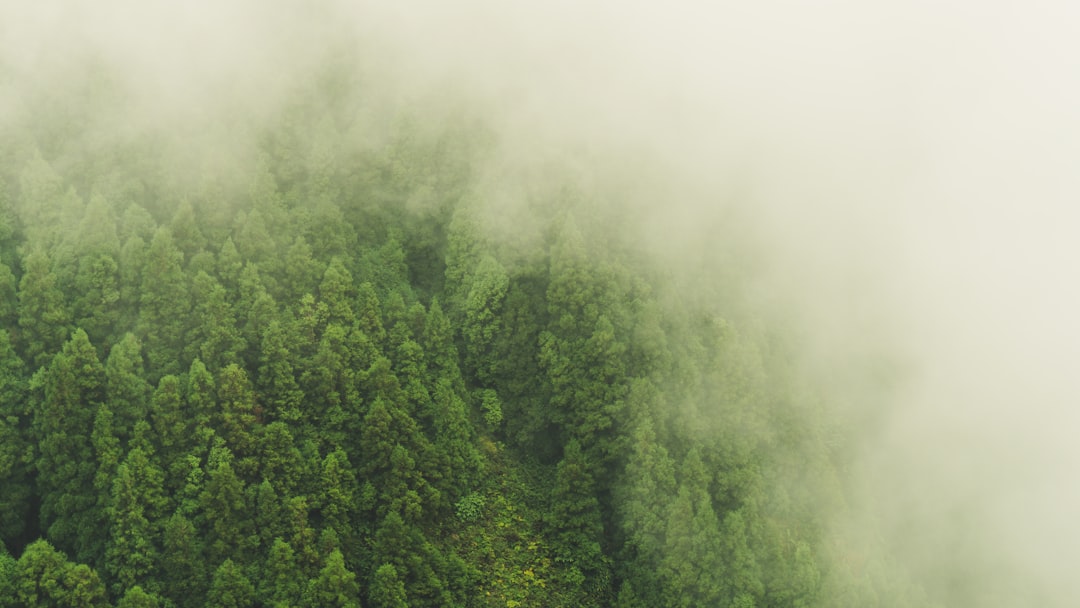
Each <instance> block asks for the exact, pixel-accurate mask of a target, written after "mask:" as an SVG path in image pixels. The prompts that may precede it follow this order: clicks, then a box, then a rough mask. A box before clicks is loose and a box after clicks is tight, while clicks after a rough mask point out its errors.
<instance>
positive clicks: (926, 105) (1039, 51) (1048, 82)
mask: <svg viewBox="0 0 1080 608" xmlns="http://www.w3.org/2000/svg"><path fill="white" fill-rule="evenodd" d="M31 4H33V5H32V6H31ZM315 4H316V3H305V2H266V3H264V2H254V1H247V2H203V3H199V2H194V3H192V2H189V3H171V2H135V1H120V0H114V1H111V2H95V3H81V2H65V3H62V4H58V3H53V2H37V3H29V2H26V3H19V2H15V1H10V2H7V3H5V4H4V5H3V8H0V52H2V56H3V58H4V62H5V63H6V64H7V68H8V69H9V70H11V71H10V72H9V74H13V75H14V76H11V77H9V81H8V83H7V84H4V83H2V82H0V86H3V87H8V86H10V84H11V83H12V82H15V83H25V82H33V81H34V79H35V77H36V76H35V75H36V74H37V73H39V72H46V73H47V72H49V71H56V70H61V69H63V68H64V67H65V65H69V64H73V62H74V61H75V60H76V59H78V58H79V56H80V55H82V54H85V53H87V52H88V51H91V50H93V51H95V52H98V53H100V54H102V55H103V57H104V58H105V60H106V61H108V62H112V63H117V64H120V65H124V66H126V67H127V68H128V69H129V70H130V72H129V73H130V74H131V75H132V78H133V79H135V80H136V81H137V82H140V83H142V84H143V86H140V87H139V89H140V90H141V91H143V94H144V95H145V99H142V100H140V101H139V104H140V106H139V107H140V108H141V111H140V112H135V113H133V114H132V116H133V117H138V119H140V120H145V121H147V122H148V123H153V122H154V121H166V122H167V121H169V120H174V119H176V116H186V115H187V113H194V114H198V113H199V112H205V111H210V110H212V109H213V108H214V104H217V103H227V104H230V105H231V106H233V107H240V108H244V107H251V108H253V109H256V110H259V109H266V108H267V107H268V105H272V103H273V100H274V99H275V98H276V95H278V94H280V93H281V92H282V91H284V90H286V89H287V88H288V86H289V85H290V83H291V81H290V75H295V74H298V73H300V72H302V71H304V70H307V69H310V68H311V67H312V66H313V65H316V64H317V63H318V62H319V61H320V60H322V59H323V58H324V55H325V53H326V52H327V51H328V47H329V46H330V41H335V43H337V44H341V43H343V41H346V40H347V41H348V44H351V45H355V47H356V48H359V49H361V50H362V51H363V52H364V53H365V54H366V56H368V57H369V58H370V63H371V65H375V66H378V68H379V69H380V70H382V72H383V76H382V77H383V78H384V79H385V80H384V81H379V84H380V86H382V87H385V90H382V91H381V92H380V94H384V95H391V96H393V95H398V96H400V97H401V98H402V99H412V98H417V97H422V98H425V99H428V100H429V102H430V100H431V99H432V98H433V97H435V98H437V95H438V92H439V91H441V90H444V88H445V87H450V88H452V89H453V90H455V91H457V92H458V93H463V94H465V95H467V96H469V97H470V98H471V100H472V101H473V102H475V103H477V104H487V106H486V107H489V108H490V112H489V115H490V116H491V117H492V120H493V121H495V123H496V124H497V132H498V134H499V136H500V142H501V143H500V145H501V148H500V151H501V155H500V157H499V162H500V163H502V164H503V165H504V169H505V168H507V167H509V168H511V169H512V168H513V167H515V166H518V167H520V166H528V165H530V164H531V163H538V162H544V161H546V160H548V159H551V158H555V157H558V156H560V155H563V156H565V157H568V158H573V159H575V160H574V161H573V162H577V163H583V164H585V165H586V166H588V164H589V163H590V162H595V163H596V165H595V167H596V171H597V172H599V173H601V174H602V176H601V179H607V180H611V181H617V180H618V179H619V178H620V177H625V179H626V180H627V181H628V182H630V183H632V184H635V187H636V186H637V185H639V184H638V183H639V182H641V183H640V190H639V192H640V194H639V196H637V197H635V196H632V195H631V196H629V197H628V199H627V201H628V202H627V203H626V204H627V205H628V207H627V208H628V211H630V210H632V211H633V213H634V214H636V217H640V218H641V229H640V231H641V239H642V242H643V243H645V244H647V245H648V246H650V247H652V248H654V249H655V250H656V251H657V253H658V254H659V255H667V256H670V258H669V259H670V260H671V263H672V264H673V265H678V264H680V263H690V262H689V261H688V260H690V259H692V258H693V257H696V256H701V255H708V253H709V252H710V251H718V250H720V249H722V246H721V245H722V244H721V245H718V244H716V243H714V242H713V236H714V235H715V234H718V232H714V230H715V229H716V226H717V225H718V223H722V222H723V221H725V218H732V217H738V218H741V219H740V220H739V221H742V222H745V224H746V227H747V231H748V232H749V233H750V236H748V237H747V240H748V241H753V242H756V243H757V244H758V247H759V251H758V253H756V254H755V255H754V256H753V258H754V260H755V264H756V265H755V268H754V274H753V277H752V278H753V282H752V285H750V286H748V289H749V290H750V292H751V293H752V294H753V297H754V298H755V299H756V301H757V302H759V304H760V306H761V307H762V308H763V309H767V310H772V311H782V312H777V314H783V315H786V316H788V317H792V318H794V320H795V323H796V324H797V325H798V326H799V327H801V328H802V331H803V332H804V334H805V335H806V344H807V346H806V353H807V366H808V369H811V370H815V371H816V372H817V373H819V374H820V375H821V377H823V378H832V379H834V382H833V385H832V386H830V387H829V390H830V391H833V393H834V396H835V397H836V398H837V400H847V401H852V402H854V405H853V406H852V407H854V408H855V410H854V413H853V414H852V415H853V416H857V418H858V419H859V420H866V421H867V423H866V424H867V427H866V428H861V429H859V433H860V440H859V445H860V446H861V451H860V452H859V453H860V459H859V461H860V464H859V466H858V467H857V469H856V471H857V473H858V474H859V475H861V478H860V479H859V480H856V482H855V483H854V487H858V488H862V489H863V491H864V492H865V494H863V495H860V496H861V498H859V499H858V500H856V501H855V507H856V510H857V511H858V510H860V509H861V511H858V513H857V514H856V515H853V516H852V520H853V521H851V522H838V523H837V527H838V528H842V527H844V526H846V525H848V524H851V525H854V526H856V527H858V526H861V525H863V524H867V523H870V524H874V525H877V526H880V530H882V531H883V532H882V533H883V535H884V541H885V544H886V545H887V546H888V547H889V548H890V550H892V551H894V552H895V555H896V556H897V558H898V559H899V560H900V561H901V562H903V563H905V564H906V566H907V567H908V568H910V569H911V571H912V573H913V574H914V575H915V577H916V578H918V579H920V580H922V581H924V582H925V583H926V585H927V588H928V589H929V590H930V591H931V592H932V593H933V594H934V595H936V596H938V597H941V598H944V599H946V600H947V601H949V602H950V603H952V604H954V605H979V606H993V605H1001V606H1019V605H1036V602H1037V604H1038V605H1043V606H1072V605H1076V604H1077V602H1078V601H1080V582H1074V581H1080V578H1078V577H1076V576H1075V573H1074V572H1073V570H1074V569H1075V564H1076V563H1080V518H1078V517H1077V514H1078V513H1080V487H1078V484H1077V478H1078V474H1080V447H1078V442H1077V441H1076V434H1077V429H1078V428H1080V380H1078V379H1077V378H1078V377H1080V238H1078V234H1077V233H1078V229H1080V211H1078V210H1077V209H1078V206H1080V42H1077V41H1080V4H1077V3H1075V2H1068V1H1065V0H1063V1H1060V2H1051V1H1042V0H1035V1H1028V2H1022V3H1021V2H1008V3H1007V2H1000V1H996V0H990V1H986V2H973V1H970V2H964V1H961V0H944V1H937V2H926V1H914V2H906V1H905V2H901V1H899V0H894V1H892V2H865V1H855V0H825V1H823V2H806V1H800V0H765V1H751V0H739V1H737V2H691V1H682V2H665V3H660V2H652V3H643V2H614V1H610V2H608V1H605V2H582V1H575V2H571V1H568V0H548V1H546V2H536V3H524V2H505V1H504V2H497V1H494V0H491V1H482V0H468V1H458V2H436V1H434V0H431V1H427V0H395V1H393V2H391V1H387V2H370V1H364V2H344V1H341V2H338V3H331V4H326V3H322V4H319V6H320V8H319V9H317V10H316V9H314V8H312V6H314V5H315ZM0 93H2V94H0V112H4V111H5V110H7V109H10V107H12V105H13V104H14V103H15V101H16V100H17V99H18V95H19V90H18V88H17V87H14V90H9V91H0ZM425 96H426V97H425ZM208 109H209V110H208ZM151 110H152V111H151ZM133 119H134V118H133ZM643 159H644V160H643ZM624 162H625V163H626V164H625V166H623V165H621V163H624ZM635 163H644V164H646V165H648V166H649V167H651V168H652V169H651V172H650V173H649V175H650V176H656V178H657V179H656V180H653V179H652V177H646V178H642V177H641V176H640V175H634V176H633V177H632V176H631V175H630V173H632V172H633V171H635V170H636V168H638V167H639V165H637V164H635ZM620 167H622V170H623V171H626V173H627V174H626V175H624V176H620ZM874 357H884V358H886V359H888V360H891V361H895V362H897V366H898V367H899V368H902V369H903V370H904V371H903V373H901V374H899V379H898V380H896V383H897V384H896V385H895V386H894V389H895V390H893V391H891V392H888V393H882V394H879V395H875V394H872V392H870V393H868V392H867V391H866V390H865V386H863V384H862V383H861V381H860V380H859V379H858V376H859V375H860V373H862V372H861V371H860V370H862V369H863V367H864V364H865V361H866V360H867V359H868V358H874ZM849 382H850V383H851V386H848V383H849ZM856 387H862V388H856Z"/></svg>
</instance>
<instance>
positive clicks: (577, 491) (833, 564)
mask: <svg viewBox="0 0 1080 608" xmlns="http://www.w3.org/2000/svg"><path fill="white" fill-rule="evenodd" d="M350 70H351V68H350V66H349V65H348V64H347V63H346V64H344V65H332V66H330V67H328V68H327V69H326V70H324V71H322V72H318V73H314V74H311V75H310V76H309V77H308V78H306V79H304V80H303V81H302V82H301V83H300V84H298V85H297V86H296V87H295V90H294V92H293V94H292V96H291V98H290V100H289V101H288V103H284V104H282V106H281V107H280V108H277V109H275V111H274V112H272V113H270V115H269V116H262V115H259V116H255V117H245V116H243V113H242V111H238V112H237V113H235V114H230V115H228V117H227V119H226V120H223V125H224V126H222V129H223V133H224V135H218V136H216V137H214V138H208V137H205V136H204V135H203V134H200V133H196V132H184V131H182V130H180V131H179V132H177V130H172V129H170V130H167V131H164V130H157V129H143V130H137V131H136V132H131V131H130V130H124V129H119V128H117V125H120V124H123V118H124V117H123V115H122V114H123V111H122V108H123V107H124V105H123V100H124V99H125V95H127V94H128V89H127V88H126V87H128V86H129V85H128V84H127V83H124V82H122V81H114V80H113V79H111V75H110V73H109V72H108V70H104V69H103V70H100V71H94V70H89V71H86V72H82V73H80V74H79V75H78V76H75V75H72V77H71V80H70V81H69V82H66V83H64V88H63V90H62V91H60V92H59V93H58V92H57V90H56V89H55V88H49V89H48V90H47V91H46V90H44V89H43V91H42V92H41V94H40V95H39V96H37V97H34V96H30V97H28V98H27V100H26V103H25V105H24V106H22V107H20V108H18V109H17V110H18V111H17V112H13V113H12V114H11V115H12V116H13V117H14V119H12V120H10V121H8V123H7V124H5V126H4V132H3V133H2V134H0V159H2V161H0V180H2V184H0V539H2V541H3V547H4V549H3V550H2V551H0V606H122V607H129V608H130V607H136V606H139V607H143V606H162V607H164V606H175V607H178V608H189V607H192V608H193V607H197V606H211V607H226V606H229V607H233V606H267V607H269V606H311V607H316V606H318V607H331V606H342V607H344V606H367V607H371V608H400V607H403V606H475V607H487V606H490V607H495V606H498V607H508V608H509V607H515V606H544V607H548V606H572V607H588V606H620V607H625V608H630V607H650V608H651V607H662V606H672V607H675V606H678V607H697V606H732V607H739V608H749V607H752V606H776V607H780V606H792V607H797V606H817V605H824V606H852V607H854V606H859V607H865V606H875V605H888V606H894V605H902V604H904V603H905V602H906V601H909V600H907V599H904V598H907V597H908V591H907V590H906V588H904V587H902V586H900V585H895V584H893V583H891V582H890V581H892V580H893V576H892V575H891V574H887V573H886V572H885V571H884V570H882V566H881V564H879V563H877V562H875V561H874V559H873V558H872V557H870V556H867V555H863V554H860V552H859V551H858V550H855V549H853V548H852V547H849V546H846V545H845V544H844V543H843V542H841V541H838V540H837V539H836V537H834V536H832V535H829V534H827V532H828V530H827V528H828V525H829V523H830V521H831V520H832V517H833V516H834V515H835V514H836V513H840V512H843V510H844V509H845V499H844V490H843V484H842V482H841V481H840V480H839V479H838V477H839V475H840V474H842V472H843V467H844V464H843V459H844V458H845V453H844V451H843V449H844V445H845V442H844V438H843V432H842V430H841V429H840V428H839V427H838V426H837V425H836V424H835V421H834V420H832V418H831V417H830V415H829V413H828V411H829V410H828V408H827V407H825V406H824V404H822V403H821V399H820V398H819V397H818V396H816V395H815V393H814V391H813V390H812V389H811V388H810V387H809V386H807V384H806V383H804V382H803V381H802V380H801V379H800V372H799V370H798V369H797V364H796V363H795V361H796V357H795V356H794V355H793V353H792V351H791V349H792V348H793V346H792V345H791V337H790V336H786V335H784V334H783V332H782V331H780V330H778V329H777V328H770V327H769V326H768V324H767V323H764V322H763V321H762V320H761V319H759V318H757V317H756V316H755V315H754V314H753V311H752V310H746V309H745V307H742V306H740V305H739V304H737V302H738V301H739V297H738V292H739V290H740V289H741V288H742V286H740V285H739V284H734V283H732V284H726V283H723V282H718V283H711V284H710V283H709V281H721V279H718V278H717V277H733V276H737V274H738V273H737V272H731V273H723V272H714V270H716V269H715V268H712V269H710V270H709V271H705V272H697V273H696V274H695V273H686V272H683V270H684V269H671V268H665V267H664V266H663V265H662V264H660V263H658V262H657V260H655V259H653V258H651V257H650V256H648V255H647V254H646V253H645V252H644V251H643V250H641V249H639V248H635V246H634V242H633V241H634V239H633V236H632V234H631V233H630V232H629V231H627V232H623V231H621V230H620V227H621V226H622V225H623V224H621V223H620V217H619V216H618V213H617V212H616V211H613V209H617V206H613V205H611V204H609V203H610V202H611V201H610V199H611V197H613V196H617V194H616V193H612V192H607V191H605V190H604V189H603V188H602V187H597V186H590V185H586V184H589V183H590V182H589V181H588V180H581V179H578V178H579V177H580V174H578V175H575V174H573V173H572V172H563V171H559V170H549V171H546V173H544V178H543V180H542V181H541V183H542V187H533V186H535V184H525V185H523V186H522V187H520V188H517V189H509V190H507V191H512V192H517V193H518V194H517V199H516V200H514V201H513V202H512V204H513V206H514V208H515V209H517V210H518V211H519V212H518V215H517V216H516V217H527V218H529V222H530V225H529V226H528V228H527V233H528V234H529V237H528V238H525V237H522V236H521V235H522V234H524V233H525V231H524V230H523V229H522V228H521V227H520V226H518V227H517V230H518V231H516V232H506V231H502V230H501V229H500V228H499V226H500V224H501V223H503V222H504V220H505V217H502V216H500V209H501V207H500V206H499V205H497V204H491V200H489V198H488V197H489V190H488V189H487V188H485V186H484V183H485V182H484V179H488V178H490V174H489V173H485V171H484V168H485V167H487V166H488V163H489V160H490V159H491V157H492V156H493V155H497V151H498V148H497V145H496V142H495V138H494V136H493V135H492V132H491V131H490V130H489V129H488V126H487V125H485V124H484V122H483V121H482V120H481V119H480V118H478V117H477V116H476V115H474V114H470V113H469V112H467V111H465V110H461V111H456V110H454V111H451V110H445V109H444V111H440V112H437V113H435V114H434V116H433V115H431V114H428V113H426V112H425V111H423V110H421V109H420V108H419V107H417V106H416V105H411V106H410V105H408V104H404V105H402V107H396V106H394V104H392V103H388V102H386V100H385V99H383V98H379V99H376V98H375V97H374V96H373V95H372V94H371V93H370V90H369V89H368V88H366V83H365V82H364V81H363V80H362V79H357V78H355V74H354V73H353V72H352V71H350ZM380 104H381V105H380ZM118 108H119V110H118ZM225 142H227V143H228V145H225ZM215 144H221V145H220V146H216V145H215ZM481 178H484V179H481ZM656 204H657V205H661V206H662V205H663V201H657V202H656ZM508 235H509V236H508ZM676 270H678V272H676ZM674 275H678V276H680V277H686V276H692V277H695V280H696V281H701V282H703V283H700V284H689V283H687V282H686V281H683V280H677V279H675V278H673V277H674ZM732 280H734V279H732ZM684 290H686V291H684ZM689 290H693V293H689ZM838 472H839V473H838ZM910 601H911V602H912V605H925V604H921V603H920V602H919V601H917V600H910Z"/></svg>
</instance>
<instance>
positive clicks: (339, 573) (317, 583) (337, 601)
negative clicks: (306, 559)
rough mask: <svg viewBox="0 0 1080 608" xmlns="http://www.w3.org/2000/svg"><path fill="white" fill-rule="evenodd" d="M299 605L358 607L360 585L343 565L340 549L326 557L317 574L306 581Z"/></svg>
mask: <svg viewBox="0 0 1080 608" xmlns="http://www.w3.org/2000/svg"><path fill="white" fill-rule="evenodd" d="M301 606H304V607H305V608H360V585H359V584H357V582H356V575H355V574H353V573H352V572H351V571H349V569H348V568H346V567H345V558H344V557H343V556H342V555H341V551H338V550H337V549H334V550H333V551H332V552H331V553H330V555H328V556H327V557H326V564H325V565H324V566H323V567H322V569H321V570H319V576H318V577H317V578H315V579H313V580H312V581H311V582H310V583H308V588H307V590H306V591H305V592H304V598H303V601H302V602H301Z"/></svg>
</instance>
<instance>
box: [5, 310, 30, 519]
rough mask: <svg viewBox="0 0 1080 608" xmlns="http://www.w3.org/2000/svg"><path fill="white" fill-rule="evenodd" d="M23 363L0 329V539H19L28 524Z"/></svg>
mask: <svg viewBox="0 0 1080 608" xmlns="http://www.w3.org/2000/svg"><path fill="white" fill-rule="evenodd" d="M27 389H28V386H27V381H26V378H25V371H24V366H23V362H22V360H21V359H19V357H18V356H17V355H16V354H15V350H14V348H12V344H11V340H10V338H9V337H8V332H7V331H5V330H3V329H0V538H2V539H10V538H16V537H18V536H20V535H21V534H22V533H23V531H24V530H25V528H26V524H27V522H28V521H30V509H31V500H32V481H31V469H32V467H33V463H34V460H33V458H34V452H33V449H32V447H31V441H30V437H29V432H28V430H27V428H26V427H27V422H28V414H29V407H28V405H29V404H28V403H27Z"/></svg>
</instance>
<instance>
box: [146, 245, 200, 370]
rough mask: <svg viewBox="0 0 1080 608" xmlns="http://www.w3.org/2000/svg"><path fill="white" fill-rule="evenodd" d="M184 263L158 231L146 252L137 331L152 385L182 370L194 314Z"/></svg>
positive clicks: (173, 247)
mask: <svg viewBox="0 0 1080 608" xmlns="http://www.w3.org/2000/svg"><path fill="white" fill-rule="evenodd" d="M183 259H184V254H183V253H181V252H180V250H179V249H177V248H176V244H175V243H174V241H173V237H172V233H170V232H169V229H168V228H165V227H162V228H159V229H158V230H157V232H155V233H154V240H153V241H151V242H150V247H149V249H148V250H147V252H146V265H145V267H144V268H143V275H142V288H141V289H140V292H139V322H138V328H139V335H140V336H142V337H143V342H144V344H145V346H146V359H147V362H148V363H149V368H150V370H152V373H151V374H149V380H150V381H151V382H157V380H158V379H159V378H160V377H161V376H163V375H165V374H178V373H180V371H181V369H182V368H181V367H180V361H181V358H180V355H181V352H182V350H183V346H184V329H185V327H184V324H185V321H186V320H187V319H188V313H189V312H190V310H191V291H190V289H189V286H188V277H187V275H185V274H184V272H183V270H182V268H181V264H182V262H183Z"/></svg>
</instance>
